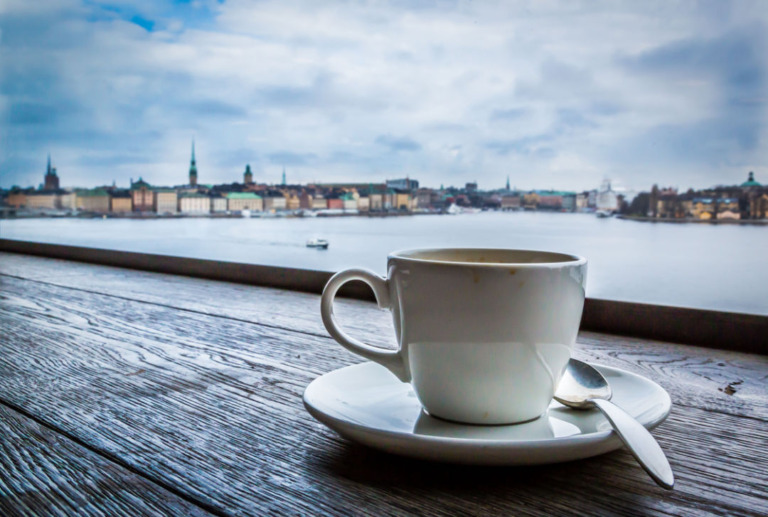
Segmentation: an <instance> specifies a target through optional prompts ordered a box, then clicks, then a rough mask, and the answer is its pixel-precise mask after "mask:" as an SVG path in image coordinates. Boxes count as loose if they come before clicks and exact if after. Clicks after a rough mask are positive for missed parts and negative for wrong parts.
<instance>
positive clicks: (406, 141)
mask: <svg viewBox="0 0 768 517" xmlns="http://www.w3.org/2000/svg"><path fill="white" fill-rule="evenodd" d="M376 143H377V144H379V145H383V146H384V147H387V148H389V149H390V150H391V151H418V150H420V149H421V144H419V143H418V142H416V141H415V140H413V139H412V138H408V137H407V136H400V137H398V136H392V135H379V136H377V137H376Z"/></svg>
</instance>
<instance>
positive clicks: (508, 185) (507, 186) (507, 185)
mask: <svg viewBox="0 0 768 517" xmlns="http://www.w3.org/2000/svg"><path fill="white" fill-rule="evenodd" d="M507 190H509V174H507Z"/></svg>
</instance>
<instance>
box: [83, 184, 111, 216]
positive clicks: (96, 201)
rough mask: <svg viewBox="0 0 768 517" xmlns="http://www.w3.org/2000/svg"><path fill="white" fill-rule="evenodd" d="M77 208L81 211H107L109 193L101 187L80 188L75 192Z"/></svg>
mask: <svg viewBox="0 0 768 517" xmlns="http://www.w3.org/2000/svg"><path fill="white" fill-rule="evenodd" d="M77 209H78V210H82V211H83V212H93V213H98V214H106V213H107V212H109V193H108V192H107V191H106V190H103V189H92V190H82V191H80V192H78V193H77Z"/></svg>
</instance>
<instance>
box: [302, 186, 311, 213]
mask: <svg viewBox="0 0 768 517" xmlns="http://www.w3.org/2000/svg"><path fill="white" fill-rule="evenodd" d="M299 208H301V209H303V210H311V209H312V194H310V193H309V192H307V191H306V190H302V191H301V194H299Z"/></svg>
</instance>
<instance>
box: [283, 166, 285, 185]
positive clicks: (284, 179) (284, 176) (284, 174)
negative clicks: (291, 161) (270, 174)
mask: <svg viewBox="0 0 768 517" xmlns="http://www.w3.org/2000/svg"><path fill="white" fill-rule="evenodd" d="M283 186H285V166H283Z"/></svg>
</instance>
